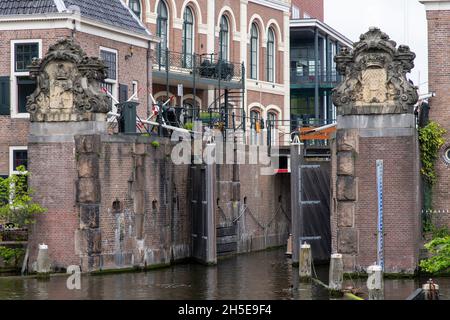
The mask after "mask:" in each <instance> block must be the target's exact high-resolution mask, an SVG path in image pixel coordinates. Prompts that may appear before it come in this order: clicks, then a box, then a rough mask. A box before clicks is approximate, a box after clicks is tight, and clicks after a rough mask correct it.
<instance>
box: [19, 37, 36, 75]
mask: <svg viewBox="0 0 450 320" xmlns="http://www.w3.org/2000/svg"><path fill="white" fill-rule="evenodd" d="M33 58H39V44H38V43H17V44H16V45H15V66H16V71H17V72H26V71H28V68H27V67H28V66H29V65H30V64H31V61H32V60H33Z"/></svg>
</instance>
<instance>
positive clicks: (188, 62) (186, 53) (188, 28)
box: [183, 7, 194, 68]
mask: <svg viewBox="0 0 450 320" xmlns="http://www.w3.org/2000/svg"><path fill="white" fill-rule="evenodd" d="M193 29H194V28H193V17H192V11H191V9H190V8H189V7H187V8H186V11H185V13H184V32H183V68H191V67H192V53H193Z"/></svg>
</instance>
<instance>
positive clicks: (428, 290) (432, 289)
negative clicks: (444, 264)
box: [422, 279, 439, 300]
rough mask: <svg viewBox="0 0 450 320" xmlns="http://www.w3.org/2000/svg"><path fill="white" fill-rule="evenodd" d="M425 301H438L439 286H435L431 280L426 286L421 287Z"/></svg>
mask: <svg viewBox="0 0 450 320" xmlns="http://www.w3.org/2000/svg"><path fill="white" fill-rule="evenodd" d="M422 289H423V292H424V295H425V300H439V285H437V284H435V283H434V281H433V280H432V279H430V280H428V282H427V283H426V284H424V285H423V286H422Z"/></svg>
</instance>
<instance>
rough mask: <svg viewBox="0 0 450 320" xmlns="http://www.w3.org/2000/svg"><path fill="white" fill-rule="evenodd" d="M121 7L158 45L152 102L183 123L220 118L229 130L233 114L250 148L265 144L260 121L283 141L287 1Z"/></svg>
mask: <svg viewBox="0 0 450 320" xmlns="http://www.w3.org/2000/svg"><path fill="white" fill-rule="evenodd" d="M126 2H127V4H128V5H129V7H130V8H132V9H133V11H134V12H135V14H136V15H137V16H139V17H140V18H141V19H142V21H143V22H144V23H145V24H146V25H147V26H148V27H149V29H150V31H151V32H152V33H153V34H154V35H155V36H157V37H159V38H160V40H161V42H160V44H158V45H157V47H156V51H155V54H154V56H153V92H154V96H155V99H157V100H162V101H167V99H168V96H169V97H174V98H176V99H173V100H172V102H171V103H172V105H173V106H177V107H181V108H184V110H183V111H184V112H185V113H186V114H185V116H186V117H187V118H188V119H194V120H195V119H198V118H202V117H205V116H206V117H207V114H206V111H207V110H210V111H214V112H215V113H225V114H227V116H228V121H226V122H228V126H230V127H231V125H232V124H231V118H232V117H233V113H235V122H236V126H238V127H240V128H244V127H243V125H242V123H243V122H244V123H245V128H244V129H247V133H248V132H250V133H251V134H250V135H247V137H248V140H247V142H250V143H258V144H259V143H262V142H265V141H266V140H265V139H266V137H265V135H264V124H262V125H261V126H260V125H259V124H257V123H259V122H260V120H261V119H264V120H267V119H269V120H272V126H273V127H274V128H276V129H280V132H281V133H280V139H283V140H286V139H287V137H288V135H283V132H284V133H287V131H288V126H286V124H287V122H283V121H282V120H289V103H290V102H289V64H288V61H289V15H290V12H289V11H290V0H276V1H267V0H249V1H228V0H216V1H206V0H191V1H184V0H169V1H165V0H164V1H149V0H145V1H144V0H141V1H135V0H127V1H126ZM166 65H167V66H168V68H166ZM218 68H222V69H221V70H222V71H221V72H220V76H217V69H218ZM180 84H182V85H183V92H181V94H182V95H181V96H179V94H180V92H179V91H178V85H180ZM167 92H169V93H167ZM244 115H245V118H244ZM244 119H245V121H244ZM284 127H286V130H284ZM261 128H262V130H260V129H261ZM248 129H250V130H248Z"/></svg>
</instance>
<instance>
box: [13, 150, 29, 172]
mask: <svg viewBox="0 0 450 320" xmlns="http://www.w3.org/2000/svg"><path fill="white" fill-rule="evenodd" d="M27 165H28V151H27V150H14V151H13V169H14V171H16V170H17V168H18V167H19V166H24V167H25V169H27Z"/></svg>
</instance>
